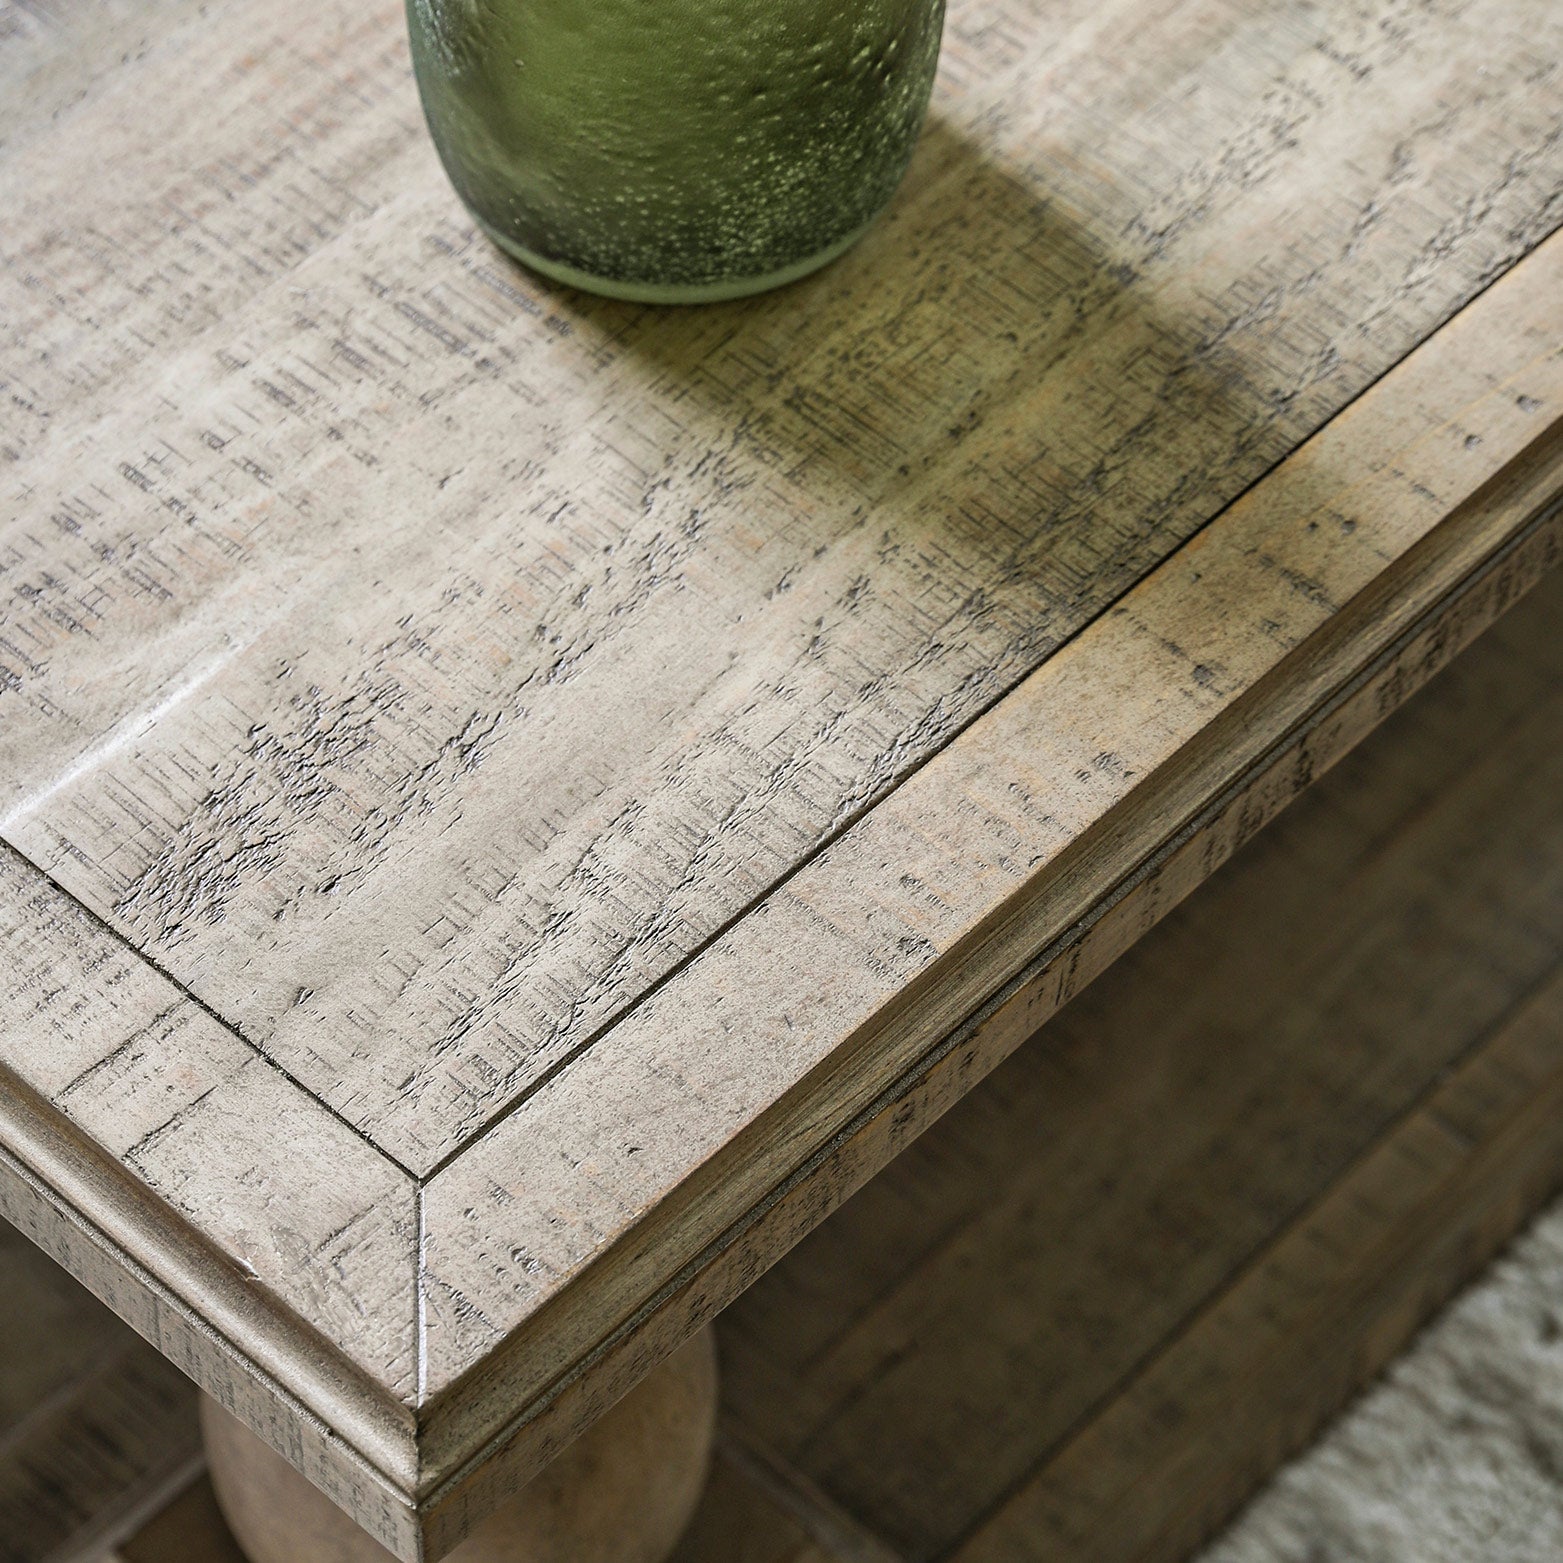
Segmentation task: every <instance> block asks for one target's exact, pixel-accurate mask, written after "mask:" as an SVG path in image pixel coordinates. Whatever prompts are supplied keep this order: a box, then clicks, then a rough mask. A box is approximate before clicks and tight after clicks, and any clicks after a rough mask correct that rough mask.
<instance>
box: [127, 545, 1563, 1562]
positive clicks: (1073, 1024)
mask: <svg viewBox="0 0 1563 1563" xmlns="http://www.w3.org/2000/svg"><path fill="white" fill-rule="evenodd" d="M1560 624H1563V576H1554V577H1553V578H1552V579H1551V580H1549V581H1548V582H1547V583H1546V584H1545V585H1544V586H1543V587H1542V588H1541V589H1540V590H1538V591H1537V592H1536V593H1535V594H1533V596H1532V597H1531V598H1530V599H1529V600H1528V601H1527V602H1525V603H1524V604H1522V605H1521V606H1520V607H1518V608H1517V609H1516V610H1515V611H1514V612H1512V613H1511V614H1509V615H1508V616H1507V617H1506V618H1505V619H1504V620H1502V621H1501V622H1500V623H1499V624H1498V625H1497V626H1496V627H1495V628H1494V629H1493V630H1491V631H1490V632H1489V633H1488V634H1487V635H1486V636H1484V637H1483V639H1482V640H1481V642H1480V643H1479V644H1478V645H1477V646H1476V647H1475V648H1473V649H1472V650H1471V651H1470V652H1468V653H1466V654H1465V655H1464V656H1462V657H1461V658H1459V659H1458V660H1457V661H1456V662H1455V663H1454V664H1453V666H1452V667H1451V668H1449V669H1448V670H1446V671H1445V672H1444V673H1443V674H1441V675H1440V676H1439V678H1438V679H1437V680H1436V681H1435V682H1434V684H1433V685H1432V687H1431V688H1430V689H1428V690H1427V691H1425V692H1424V693H1423V694H1421V695H1420V696H1419V697H1418V698H1417V699H1416V700H1414V701H1412V702H1411V703H1410V704H1409V705H1407V706H1406V708H1405V709H1404V710H1402V711H1401V712H1400V713H1399V714H1398V715H1396V716H1395V717H1393V718H1392V719H1391V720H1390V721H1389V723H1388V724H1387V725H1386V726H1385V727H1384V729H1382V730H1381V731H1380V732H1379V733H1378V734H1376V735H1375V736H1374V737H1373V738H1372V739H1371V740H1370V741H1369V742H1368V743H1366V744H1364V745H1363V746H1361V747H1360V748H1359V749H1358V750H1357V751H1355V753H1354V754H1353V755H1352V756H1351V757H1350V758H1349V759H1347V760H1346V761H1345V762H1343V764H1342V765H1341V767H1340V768H1339V769H1338V770H1337V771H1336V772H1335V773H1334V774H1332V775H1331V776H1330V777H1328V778H1327V779H1325V780H1324V781H1323V782H1321V783H1320V784H1319V786H1318V787H1316V788H1315V789H1313V790H1312V792H1310V794H1309V795H1308V796H1307V797H1306V798H1305V799H1303V800H1302V801H1301V802H1300V803H1299V804H1297V805H1296V806H1294V807H1293V808H1292V809H1291V810H1290V811H1289V812H1288V813H1287V814H1286V815H1285V816H1283V818H1282V819H1281V820H1279V821H1278V822H1277V823H1276V824H1275V825H1273V826H1272V827H1271V828H1270V829H1268V830H1267V831H1265V832H1264V833H1263V834H1261V835H1260V836H1259V838H1258V839H1257V840H1256V841H1254V842H1253V843H1251V844H1250V845H1249V846H1248V847H1246V848H1245V849H1244V850H1243V852H1242V853H1241V854H1240V855H1239V856H1238V857H1237V859H1236V860H1235V861H1234V862H1233V863H1231V864H1229V865H1228V866H1227V867H1226V868H1224V869H1223V870H1222V871H1221V872H1220V873H1219V874H1218V875H1217V876H1216V877H1215V878H1214V879H1213V880H1212V881H1211V883H1209V884H1208V885H1206V886H1205V887H1204V888H1203V889H1202V890H1201V891H1199V892H1198V893H1197V894H1196V895H1195V896H1193V897H1192V898H1190V899H1189V900H1188V901H1187V902H1186V903H1185V904H1184V905H1183V906H1182V907H1180V908H1179V909H1178V910H1177V911H1176V912H1174V913H1173V914H1172V915H1171V916H1170V917H1169V918H1168V919H1167V920H1166V921H1165V922H1164V923H1163V924H1162V926H1161V927H1160V928H1159V929H1158V930H1156V931H1155V932H1153V933H1152V934H1150V935H1148V936H1147V938H1146V939H1145V940H1143V941H1142V942H1141V943H1139V944H1138V945H1137V946H1136V948H1135V949H1134V950H1133V951H1132V952H1131V953H1130V954H1129V955H1128V956H1126V957H1125V958H1124V959H1123V960H1122V961H1121V962H1119V963H1118V964H1117V965H1116V966H1115V967H1114V968H1113V969H1112V970H1111V971H1109V972H1107V973H1106V974H1105V975H1104V976H1103V977H1102V978H1100V979H1099V980H1098V981H1097V982H1096V983H1095V984H1093V985H1092V986H1091V987H1089V988H1088V989H1087V990H1086V991H1085V992H1084V993H1082V994H1081V995H1080V996H1079V997H1078V998H1076V999H1075V1000H1074V1001H1073V1002H1072V1003H1071V1005H1070V1006H1069V1007H1068V1008H1067V1009H1065V1010H1064V1011H1063V1012H1062V1013H1061V1014H1060V1015H1058V1016H1057V1017H1055V1018H1054V1019H1053V1020H1052V1021H1051V1022H1050V1023H1049V1024H1048V1025H1047V1026H1046V1028H1045V1029H1044V1030H1043V1031H1042V1033H1041V1034H1040V1035H1039V1036H1038V1037H1037V1038H1036V1039H1035V1040H1034V1042H1033V1043H1032V1045H1031V1046H1029V1047H1027V1048H1026V1049H1024V1050H1023V1051H1022V1052H1020V1053H1019V1054H1017V1055H1016V1056H1015V1057H1014V1058H1012V1059H1011V1060H1010V1061H1009V1062H1008V1063H1006V1064H1005V1065H1004V1066H1003V1068H1002V1069H1001V1070H1000V1071H999V1072H998V1073H997V1074H996V1075H995V1077H994V1078H993V1079H992V1080H990V1081H988V1082H986V1083H984V1084H983V1085H982V1086H980V1087H978V1088H977V1089H976V1090H975V1091H973V1092H972V1093H971V1094H970V1095H969V1096H967V1097H966V1099H965V1100H964V1101H963V1102H962V1103H961V1104H960V1105H959V1106H958V1107H957V1108H956V1109H955V1110H954V1111H953V1112H952V1113H950V1114H949V1115H948V1116H947V1117H946V1118H944V1119H943V1120H942V1121H941V1122H940V1123H939V1124H938V1125H937V1126H935V1127H934V1128H933V1129H932V1130H931V1131H930V1132H929V1133H928V1134H927V1135H925V1136H924V1137H923V1138H922V1139H920V1140H919V1141H918V1142H917V1143H916V1144H915V1145H913V1146H911V1147H910V1148H909V1149H908V1150H907V1152H906V1153H905V1154H904V1155H903V1156H901V1157H900V1158H899V1159H898V1160H897V1161H896V1162H895V1163H894V1164H893V1165H892V1166H891V1167H890V1168H889V1169H887V1170H886V1171H885V1172H884V1173H883V1174H882V1175H881V1176H880V1177H879V1178H878V1179H876V1180H875V1181H874V1182H873V1183H871V1184H870V1185H869V1186H868V1188H867V1189H865V1190H864V1192H863V1193H861V1194H860V1195H859V1196H858V1197H857V1198H856V1199H854V1200H853V1201H852V1202H850V1203H849V1204H848V1205H846V1206H845V1208H844V1209H842V1210H841V1211H840V1212H838V1213H837V1214H836V1215H835V1216H834V1217H832V1218H831V1219H830V1220H829V1221H827V1222H826V1223H825V1224H824V1225H823V1226H822V1227H821V1228H820V1229H819V1230H818V1231H817V1232H816V1233H815V1234H814V1235H813V1236H812V1237H810V1238H809V1239H807V1240H806V1241H805V1242H804V1243H803V1244H801V1245H800V1246H799V1247H798V1248H797V1249H796V1250H795V1251H794V1252H793V1253H792V1254H791V1255H790V1256H789V1257H788V1258H787V1259H786V1260H784V1261H783V1262H782V1263H781V1264H780V1265H779V1266H778V1267H777V1268H776V1269H775V1270H774V1271H773V1272H772V1273H771V1274H770V1275H769V1276H768V1277H766V1278H765V1279H764V1280H762V1281H761V1282H759V1283H758V1284H757V1285H756V1286H755V1287H754V1288H753V1289H751V1290H750V1291H749V1292H748V1293H747V1294H746V1296H745V1297H744V1298H743V1300H742V1301H741V1302H740V1303H739V1304H738V1305H737V1306H735V1307H734V1308H733V1309H731V1310H729V1312H728V1313H727V1314H726V1315H724V1317H723V1319H722V1321H721V1323H720V1330H721V1333H722V1336H723V1354H724V1361H725V1363H726V1366H727V1399H728V1403H729V1410H728V1416H729V1418H730V1426H729V1428H728V1434H727V1448H728V1451H729V1453H728V1455H727V1457H726V1458H724V1459H723V1460H722V1461H721V1462H720V1463H719V1466H718V1470H717V1473H716V1477H715V1480H714V1481H713V1483H712V1485H711V1488H710V1489H709V1491H708V1493H707V1496H706V1499H705V1502H704V1503H703V1505H702V1508H701V1512H700V1514H699V1515H698V1516H697V1519H696V1522H695V1524H694V1526H693V1527H692V1529H691V1531H690V1533H689V1535H688V1536H687V1537H686V1539H685V1541H684V1543H683V1545H682V1546H681V1547H680V1549H679V1551H678V1552H677V1553H676V1554H675V1563H909V1560H915V1559H921V1558H927V1557H932V1556H945V1555H953V1556H956V1557H958V1558H960V1559H962V1560H971V1563H977V1560H979V1559H980V1560H981V1563H999V1560H1003V1563H1009V1560H1011V1559H1016V1560H1018V1559H1032V1558H1047V1559H1048V1560H1050V1563H1073V1560H1077V1559H1078V1560H1079V1563H1087V1560H1089V1563H1099V1560H1100V1563H1127V1560H1130V1559H1132V1560H1135V1563H1173V1560H1179V1559H1182V1558H1183V1557H1185V1556H1186V1555H1187V1553H1188V1551H1189V1549H1190V1548H1192V1547H1193V1546H1194V1545H1195V1544H1196V1543H1197V1542H1198V1541H1199V1540H1200V1539H1201V1538H1202V1537H1203V1536H1205V1535H1207V1534H1208V1533H1209V1532H1210V1530H1211V1529H1212V1528H1213V1527H1214V1526H1216V1525H1218V1524H1219V1523H1220V1522H1221V1520H1222V1519H1223V1518H1224V1517H1225V1516H1226V1515H1227V1514H1229V1513H1230V1512H1231V1510H1232V1509H1233V1508H1234V1507H1235V1505H1236V1504H1237V1503H1238V1502H1240V1501H1241V1499H1242V1498H1243V1497H1244V1496H1246V1494H1247V1493H1248V1492H1249V1491H1250V1490H1251V1489H1252V1487H1253V1486H1254V1485H1255V1484H1256V1483H1257V1482H1258V1481H1259V1480H1260V1479H1261V1478H1262V1477H1263V1476H1264V1475H1265V1474H1267V1472H1268V1471H1269V1470H1270V1469H1271V1468H1272V1467H1273V1465H1274V1464H1275V1462H1276V1461H1278V1460H1279V1459H1280V1458H1282V1457H1283V1456H1284V1455H1285V1454H1287V1453H1288V1452H1290V1451H1291V1450H1292V1449H1293V1448H1295V1447H1296V1446H1297V1445H1298V1444H1299V1443H1300V1442H1302V1441H1304V1440H1305V1439H1306V1438H1307V1437H1309V1436H1311V1434H1312V1432H1313V1431H1314V1430H1315V1429H1316V1428H1317V1426H1318V1425H1319V1423H1320V1421H1321V1420H1322V1419H1323V1418H1324V1417H1325V1416H1327V1415H1328V1414H1329V1412H1330V1411H1331V1410H1332V1409H1333V1408H1334V1407H1335V1406H1336V1405H1337V1404H1338V1403H1339V1402H1340V1401H1341V1400H1342V1399H1343V1398H1344V1397H1345V1396H1346V1395H1347V1394H1348V1393H1350V1392H1351V1391H1352V1390H1353V1389H1355V1388H1356V1387H1357V1386H1359V1385H1360V1384H1361V1383H1362V1382H1363V1381H1364V1380H1365V1379H1367V1378H1368V1377H1370V1376H1371V1375H1372V1374H1373V1373H1374V1372H1375V1371H1376V1370H1377V1369H1378V1367H1379V1366H1381V1365H1382V1363H1383V1362H1384V1361H1385V1360H1386V1359H1387V1358H1388V1357H1389V1356H1390V1355H1392V1354H1393V1353H1394V1352H1395V1351H1396V1350H1398V1349H1399V1347H1400V1346H1401V1345H1402V1344H1403V1343H1404V1341H1405V1340H1406V1339H1407V1338H1408V1336H1409V1335H1410V1333H1411V1332H1412V1331H1413V1330H1414V1329H1415V1328H1416V1327H1417V1325H1418V1324H1419V1323H1420V1322H1421V1321H1422V1320H1423V1319H1424V1318H1425V1317H1426V1316H1427V1314H1428V1312H1429V1311H1430V1310H1431V1309H1432V1308H1434V1307H1436V1306H1437V1304H1438V1302H1439V1301H1440V1300H1441V1298H1443V1297H1444V1296H1446V1295H1448V1293H1449V1292H1450V1291H1451V1290H1452V1288H1453V1287H1454V1286H1455V1285H1457V1284H1458V1283H1459V1281H1460V1280H1462V1279H1463V1278H1465V1277H1466V1276H1468V1275H1469V1274H1471V1273H1472V1272H1473V1271H1474V1270H1475V1269H1477V1268H1479V1267H1480V1265H1481V1264H1482V1263H1483V1262H1484V1261H1485V1259H1486V1258H1487V1257H1488V1256H1490V1255H1491V1254H1492V1253H1493V1251H1494V1250H1495V1249H1496V1248H1497V1247H1498V1246H1499V1245H1500V1244H1501V1243H1502V1242H1503V1241H1504V1239H1505V1238H1506V1237H1507V1235H1508V1234H1509V1233H1510V1232H1511V1231H1512V1230H1514V1228H1515V1227H1516V1225H1517V1224H1518V1223H1519V1222H1520V1221H1522V1220H1523V1219H1524V1217H1525V1215H1526V1214H1527V1213H1528V1212H1529V1211H1531V1210H1533V1209H1534V1208H1535V1207H1536V1205H1537V1204H1538V1202H1539V1201H1540V1200H1542V1199H1543V1198H1544V1197H1545V1196H1546V1195H1547V1193H1548V1192H1549V1191H1550V1190H1551V1189H1553V1188H1555V1187H1556V1186H1557V1184H1558V1182H1559V1180H1560V1177H1563V801H1560V800H1563V786H1560V785H1559V782H1560V780H1563V746H1560V745H1559V744H1558V742H1557V737H1558V734H1559V733H1560V732H1563V636H1560V635H1559V634H1558V627H1559V625H1560ZM1196 969H1197V972H1198V976H1197V979H1196V980H1190V978H1189V974H1190V973H1191V971H1195V970H1196ZM822 1488H828V1492H826V1491H822V1490H821V1489H822ZM874 1530H877V1531H878V1532H879V1533H880V1535H881V1536H882V1537H883V1538H885V1539H878V1538H876V1536H875V1535H874ZM153 1556H158V1557H161V1556H162V1554H152V1553H148V1554H146V1557H147V1560H148V1563H150V1560H151V1558H152V1557H153ZM171 1556H173V1557H176V1558H178V1560H179V1563H184V1558H183V1555H181V1554H178V1553H173V1554H171ZM203 1557H204V1554H198V1553H192V1554H191V1563H197V1560H198V1559H201V1558H203ZM219 1560H221V1563H226V1558H224V1557H223V1555H222V1554H221V1553H220V1552H216V1551H214V1552H213V1554H212V1557H211V1559H210V1563H219Z"/></svg>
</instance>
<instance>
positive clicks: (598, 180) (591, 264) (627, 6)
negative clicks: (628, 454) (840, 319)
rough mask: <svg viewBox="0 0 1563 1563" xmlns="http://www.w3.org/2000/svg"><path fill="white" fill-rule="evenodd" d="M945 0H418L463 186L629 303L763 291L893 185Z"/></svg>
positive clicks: (435, 119)
mask: <svg viewBox="0 0 1563 1563" xmlns="http://www.w3.org/2000/svg"><path fill="white" fill-rule="evenodd" d="M943 12H944V4H943V0H408V18H409V22H410V26H411V33H412V44H413V61H414V65H415V67H416V70H417V75H418V83H419V88H420V91H421V92H422V95H423V103H424V110H425V113H426V114H427V116H428V120H429V126H430V129H431V130H432V132H433V135H434V141H435V144H436V146H437V147H438V148H439V152H440V156H441V158H442V159H443V161H444V163H445V167H446V171H447V172H448V173H449V175H450V177H451V180H452V182H453V183H454V184H455V186H456V189H457V192H458V193H459V194H460V196H461V198H462V199H463V200H464V201H465V202H466V204H467V206H468V207H469V208H470V210H471V211H472V213H473V214H474V216H476V217H477V218H478V219H479V220H480V221H481V222H482V223H483V225H484V226H485V227H486V228H487V229H488V230H489V232H490V233H491V234H492V235H493V236H494V237H495V238H497V239H498V240H500V242H501V243H503V244H505V245H506V247H507V248H509V249H511V250H512V251H513V252H515V253H517V254H519V255H520V256H521V258H522V259H524V260H530V261H532V262H533V263H534V264H540V265H542V266H543V269H545V270H553V271H555V273H556V274H566V275H569V276H570V280H573V281H585V282H586V283H587V284H588V285H591V284H592V282H593V281H595V282H597V283H600V284H602V290H603V291H608V292H618V293H621V294H625V295H627V296H631V297H636V296H656V297H661V296H667V297H682V296H686V295H687V296H689V297H701V296H721V295H723V294H728V295H731V294H734V293H738V292H744V291H750V290H751V289H752V288H753V287H759V286H764V285H766V284H767V283H768V282H770V281H778V280H784V278H785V276H786V275H787V274H798V273H800V272H801V270H804V269H807V266H808V264H809V263H811V262H813V261H815V260H823V259H828V258H829V257H830V255H832V254H834V253H836V252H838V251H839V250H840V249H841V248H843V247H844V246H845V245H846V244H848V243H850V242H851V240H852V239H853V238H854V237H855V236H856V235H857V234H858V233H859V232H860V231H861V230H862V229H863V227H864V226H865V225H866V224H867V223H868V222H869V221H870V220H871V219H872V218H873V216H874V214H875V213H876V212H877V211H878V210H879V209H880V207H882V206H883V205H884V203H885V202H886V201H887V200H888V199H889V197H890V195H891V193H892V191H893V190H894V189H895V186H896V184H897V183H898V182H899V180H900V178H901V175H902V173H903V172H904V171H905V168H906V164H907V161H908V159H909V157H910V156H911V151H912V146H913V143H914V141H915V140H916V136H917V132H918V128H919V126H920V125H921V122H922V118H923V114H924V111H925V109H926V107H927V103H928V95H929V91H930V88H931V86H932V82H933V74H934V67H935V65H936V63H937V60H938V53H939V39H940V32H941V28H942V25H943Z"/></svg>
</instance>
